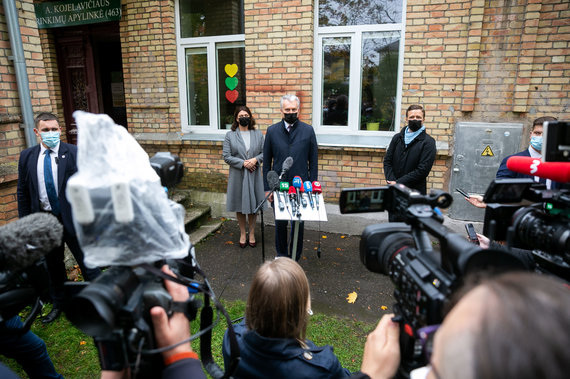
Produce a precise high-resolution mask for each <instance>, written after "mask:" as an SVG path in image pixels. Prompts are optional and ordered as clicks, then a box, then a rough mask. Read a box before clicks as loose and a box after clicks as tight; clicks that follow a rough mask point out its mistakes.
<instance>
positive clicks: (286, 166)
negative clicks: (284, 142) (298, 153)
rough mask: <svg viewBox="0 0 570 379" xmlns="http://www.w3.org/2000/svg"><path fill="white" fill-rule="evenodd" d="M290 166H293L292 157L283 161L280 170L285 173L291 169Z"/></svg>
mask: <svg viewBox="0 0 570 379" xmlns="http://www.w3.org/2000/svg"><path fill="white" fill-rule="evenodd" d="M291 166H293V158H292V157H287V158H285V160H284V161H283V166H282V170H284V171H287V170H289V169H290V168H291Z"/></svg>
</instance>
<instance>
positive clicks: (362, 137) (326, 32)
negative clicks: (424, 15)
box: [312, 0, 407, 147]
mask: <svg viewBox="0 0 570 379" xmlns="http://www.w3.org/2000/svg"><path fill="white" fill-rule="evenodd" d="M402 3H403V4H402V7H403V9H402V20H401V22H400V23H394V24H378V25H353V26H326V27H320V26H319V1H318V0H315V2H314V4H315V5H314V6H315V12H314V13H315V15H314V17H315V19H314V30H315V38H314V56H313V62H314V63H313V120H312V122H313V128H314V129H315V132H316V133H317V136H318V140H319V144H325V145H329V146H346V145H351V146H362V147H371V146H374V147H387V145H388V144H389V143H390V139H391V137H392V136H393V135H394V133H397V132H398V131H399V130H400V123H401V117H400V114H401V107H402V83H403V73H404V47H405V36H406V28H405V26H406V3H407V2H406V0H403V2H402ZM394 31H396V32H400V46H399V49H400V50H399V51H400V53H399V58H398V79H397V84H396V85H397V91H396V112H395V115H394V117H395V120H394V123H395V131H367V130H360V113H361V112H360V106H361V104H360V103H361V99H360V96H361V91H362V88H361V85H362V78H361V65H362V62H361V56H362V36H363V34H364V33H368V32H394ZM334 37H345V38H346V37H348V38H351V49H350V69H349V70H350V71H349V72H350V79H349V93H348V99H349V100H348V102H349V104H348V126H342V125H341V126H339V125H323V123H322V116H323V110H322V96H323V81H322V75H323V67H322V57H323V51H322V41H323V38H334Z"/></svg>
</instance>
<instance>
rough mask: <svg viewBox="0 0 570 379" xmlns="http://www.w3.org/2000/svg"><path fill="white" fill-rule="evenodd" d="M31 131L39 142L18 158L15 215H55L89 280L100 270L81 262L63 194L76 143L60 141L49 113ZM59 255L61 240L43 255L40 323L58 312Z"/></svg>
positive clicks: (56, 124)
mask: <svg viewBox="0 0 570 379" xmlns="http://www.w3.org/2000/svg"><path fill="white" fill-rule="evenodd" d="M34 132H35V133H36V136H37V137H38V138H39V140H40V142H41V143H40V144H39V145H36V146H33V147H30V148H27V149H26V150H24V151H22V152H21V153H20V159H19V161H18V190H17V195H18V216H19V217H20V218H22V217H24V216H27V215H29V214H32V213H36V212H47V213H51V214H53V215H54V216H55V217H57V219H58V220H59V222H60V223H61V224H62V225H63V231H64V232H63V242H65V243H66V244H67V246H68V247H69V250H71V253H72V254H73V256H74V257H75V260H76V261H77V263H78V264H79V267H80V268H81V272H82V274H83V277H84V278H85V280H93V279H95V278H96V277H97V276H98V275H99V274H100V273H101V270H99V268H95V269H90V268H87V267H86V266H85V265H84V263H83V251H82V250H81V247H80V246H79V243H78V241H77V238H76V236H75V228H74V226H73V219H72V215H71V206H70V204H69V202H68V201H67V198H66V197H65V189H66V186H67V180H68V179H69V178H70V177H71V176H72V175H73V174H75V172H77V164H76V162H77V147H76V146H75V145H70V144H67V143H65V142H61V141H60V137H61V128H60V126H59V121H58V119H57V117H56V116H55V115H53V114H51V113H45V112H44V113H40V114H39V115H38V116H37V117H36V119H35V128H34ZM63 259H64V245H63V243H61V244H60V246H58V247H57V248H56V249H54V250H53V251H52V252H51V253H49V254H48V255H47V256H46V262H47V267H48V272H49V277H50V282H51V283H50V296H51V298H52V302H53V308H52V310H51V312H50V313H49V314H48V315H47V316H46V317H45V318H44V319H43V320H42V321H43V322H44V323H49V322H52V321H54V320H55V319H56V318H57V317H58V316H59V315H60V314H61V310H62V306H63V300H64V299H63V297H64V295H63V283H64V282H65V281H66V279H67V273H66V270H65V263H64V261H63ZM46 285H47V283H46Z"/></svg>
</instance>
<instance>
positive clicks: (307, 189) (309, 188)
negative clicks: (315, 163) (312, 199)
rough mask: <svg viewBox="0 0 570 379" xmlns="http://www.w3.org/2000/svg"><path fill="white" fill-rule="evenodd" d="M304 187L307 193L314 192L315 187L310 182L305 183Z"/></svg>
mask: <svg viewBox="0 0 570 379" xmlns="http://www.w3.org/2000/svg"><path fill="white" fill-rule="evenodd" d="M303 186H304V187H305V192H313V185H312V184H311V182H309V181H308V180H307V181H306V182H305V183H303Z"/></svg>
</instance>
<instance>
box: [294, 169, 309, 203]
mask: <svg viewBox="0 0 570 379" xmlns="http://www.w3.org/2000/svg"><path fill="white" fill-rule="evenodd" d="M293 187H295V191H296V192H297V205H299V207H300V206H301V199H302V200H303V203H304V206H305V207H306V206H307V202H306V201H305V199H303V198H302V195H301V194H300V190H301V188H303V179H301V177H300V176H295V177H294V178H293Z"/></svg>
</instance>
